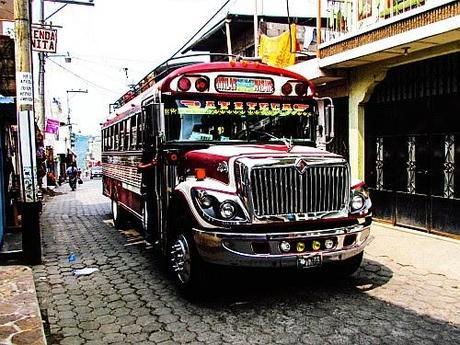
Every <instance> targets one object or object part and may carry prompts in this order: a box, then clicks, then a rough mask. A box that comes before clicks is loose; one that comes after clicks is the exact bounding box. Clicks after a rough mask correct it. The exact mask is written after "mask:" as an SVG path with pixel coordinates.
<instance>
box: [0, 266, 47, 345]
mask: <svg viewBox="0 0 460 345" xmlns="http://www.w3.org/2000/svg"><path fill="white" fill-rule="evenodd" d="M0 344H2V345H3V344H5V345H6V344H17V345H42V344H46V339H45V333H44V330H43V323H42V319H41V315H40V309H39V306H38V300H37V295H36V291H35V284H34V279H33V275H32V270H31V269H30V268H29V267H26V266H0Z"/></svg>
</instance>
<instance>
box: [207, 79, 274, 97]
mask: <svg viewBox="0 0 460 345" xmlns="http://www.w3.org/2000/svg"><path fill="white" fill-rule="evenodd" d="M215 83H216V84H215V85H216V90H217V91H218V92H242V93H264V94H272V93H273V92H274V91H275V87H274V83H273V80H272V79H270V78H248V77H231V76H218V77H217V78H216V80H215Z"/></svg>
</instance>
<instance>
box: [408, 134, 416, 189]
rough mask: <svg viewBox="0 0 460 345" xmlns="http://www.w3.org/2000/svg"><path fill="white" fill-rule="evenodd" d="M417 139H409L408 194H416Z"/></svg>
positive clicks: (411, 137)
mask: <svg viewBox="0 0 460 345" xmlns="http://www.w3.org/2000/svg"><path fill="white" fill-rule="evenodd" d="M415 169H416V160H415V137H413V136H410V137H408V138H407V192H408V193H411V194H415Z"/></svg>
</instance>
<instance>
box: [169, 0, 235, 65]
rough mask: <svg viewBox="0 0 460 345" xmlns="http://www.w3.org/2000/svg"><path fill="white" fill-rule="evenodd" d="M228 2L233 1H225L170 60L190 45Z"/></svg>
mask: <svg viewBox="0 0 460 345" xmlns="http://www.w3.org/2000/svg"><path fill="white" fill-rule="evenodd" d="M230 1H233V0H227V1H225V2H224V4H223V5H222V6H221V7H220V8H219V9H218V10H217V12H216V13H214V14H213V15H212V17H211V18H209V19H208V21H207V22H206V23H205V24H204V25H203V26H202V27H201V28H200V29H199V30H198V31H197V32H195V34H194V35H193V36H192V37H190V39H189V40H188V41H187V42H185V44H184V45H183V46H182V47H180V48H179V49H178V50H177V51H176V52H175V53H174V54H173V55H172V56H171V58H173V57H175V56H176V55H177V54H178V53H180V52H181V51H182V49H184V48H185V47H186V46H187V45H188V44H189V43H190V42H191V41H192V40H193V39H194V38H195V37H196V36H197V35H198V34H199V33H200V32H201V30H203V29H204V28H205V27H206V26H207V25H208V24H209V23H210V22H211V21H212V20H213V19H214V18H215V17H216V16H217V15H218V14H219V13H220V11H222V10H223V9H224V8H225V7H226V6H227V5H228V4H229V3H230Z"/></svg>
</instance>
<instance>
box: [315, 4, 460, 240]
mask: <svg viewBox="0 0 460 345" xmlns="http://www.w3.org/2000/svg"><path fill="white" fill-rule="evenodd" d="M328 13H329V19H328V30H329V34H328V35H327V36H326V39H325V40H323V41H322V43H321V44H320V45H319V50H318V55H319V56H318V57H319V58H318V60H317V62H316V63H317V65H318V67H319V69H320V70H321V71H322V73H323V74H325V75H330V76H337V75H340V76H341V77H342V82H343V83H344V84H345V85H346V90H347V91H346V96H347V100H348V128H347V131H348V146H349V147H348V151H349V156H350V163H351V167H352V173H353V176H354V177H356V178H361V179H365V180H366V182H367V183H368V185H369V186H370V188H371V190H372V198H373V201H374V213H375V216H376V218H378V219H381V220H384V221H389V222H392V223H393V224H396V225H402V226H408V227H413V228H417V229H422V230H425V231H433V232H438V231H439V232H443V233H445V234H452V235H460V125H459V123H460V122H459V121H458V120H457V117H458V114H459V113H460V105H459V104H460V94H459V92H460V67H459V66H460V2H459V1H444V0H437V1H434V0H424V1H421V0H412V1H409V0H405V1H398V0H385V1H372V0H368V1H365V0H359V1H340V2H339V1H328ZM332 92H334V90H333V89H332Z"/></svg>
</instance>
